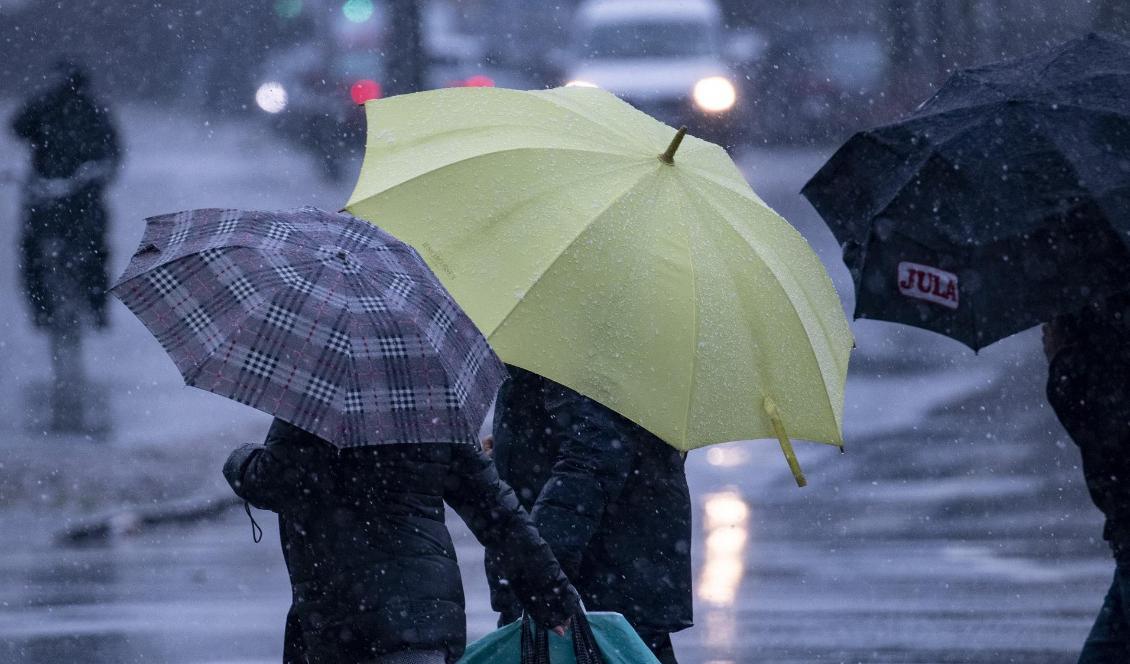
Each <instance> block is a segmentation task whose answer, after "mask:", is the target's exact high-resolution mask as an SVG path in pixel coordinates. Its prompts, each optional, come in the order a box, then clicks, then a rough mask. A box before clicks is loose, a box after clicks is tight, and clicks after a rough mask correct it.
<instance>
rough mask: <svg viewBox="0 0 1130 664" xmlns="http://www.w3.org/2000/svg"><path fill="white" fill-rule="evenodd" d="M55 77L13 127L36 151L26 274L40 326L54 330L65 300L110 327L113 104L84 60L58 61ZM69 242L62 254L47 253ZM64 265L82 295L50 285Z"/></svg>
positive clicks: (24, 241)
mask: <svg viewBox="0 0 1130 664" xmlns="http://www.w3.org/2000/svg"><path fill="white" fill-rule="evenodd" d="M54 73H55V78H56V80H55V82H54V84H53V85H52V86H51V87H50V88H49V89H47V90H46V91H44V92H42V93H40V94H37V95H35V96H33V97H32V98H31V99H29V100H28V101H27V102H26V103H25V104H24V106H23V107H22V108H21V109H20V110H19V112H17V114H16V116H15V118H14V120H13V121H12V131H13V132H14V133H15V134H16V135H17V136H19V137H20V138H22V139H24V140H25V141H27V143H28V145H29V147H30V148H31V173H30V176H29V177H28V181H27V186H26V191H25V198H24V212H25V216H24V228H23V235H22V238H21V271H22V276H23V283H24V289H25V292H26V295H27V297H28V300H29V302H30V304H31V307H32V313H33V319H34V321H35V324H36V326H37V327H41V328H43V327H47V326H48V325H49V324H50V323H51V319H52V316H53V315H55V314H56V313H57V310H58V308H59V305H60V302H61V300H63V299H75V300H77V301H78V302H79V304H80V305H81V306H80V310H79V313H80V315H81V316H82V317H83V319H84V320H85V319H89V320H90V321H91V322H93V323H94V324H95V325H96V326H97V327H105V326H106V323H107V318H106V292H107V281H108V277H107V272H106V269H107V260H108V258H109V252H108V251H107V248H106V231H107V224H108V215H107V213H106V207H105V205H104V203H103V201H102V194H103V191H104V190H105V188H106V186H107V185H108V184H109V183H110V181H111V180H112V179H113V177H114V175H115V173H116V172H117V169H118V165H119V162H120V159H121V151H120V147H119V145H118V134H117V131H116V129H115V127H114V122H113V119H112V116H111V114H110V111H109V108H108V107H107V106H106V105H105V104H104V103H102V102H101V101H100V100H96V99H95V98H94V97H93V95H92V94H91V91H90V76H89V73H88V71H87V69H86V67H84V66H83V65H82V64H81V63H79V62H78V61H77V60H73V59H62V60H59V61H58V62H56V63H55V67H54ZM52 240H59V241H61V243H62V244H61V250H60V252H59V255H58V256H55V255H52V254H51V253H50V252H48V251H46V250H45V245H46V244H48V243H49V242H50V241H52ZM57 268H63V270H64V271H66V272H67V273H69V274H71V275H72V276H73V277H74V280H73V283H74V286H75V287H76V288H77V289H78V292H74V293H59V292H55V291H53V290H51V288H50V287H49V285H48V284H49V282H50V279H49V276H48V275H49V273H50V272H52V271H53V270H56V269H57Z"/></svg>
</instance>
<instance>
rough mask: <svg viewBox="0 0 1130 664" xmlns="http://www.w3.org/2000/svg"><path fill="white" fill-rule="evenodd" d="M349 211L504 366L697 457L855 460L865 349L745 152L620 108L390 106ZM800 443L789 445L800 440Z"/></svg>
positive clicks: (482, 96) (532, 101)
mask: <svg viewBox="0 0 1130 664" xmlns="http://www.w3.org/2000/svg"><path fill="white" fill-rule="evenodd" d="M366 111H367V115H368V125H369V131H368V140H367V145H366V151H365V162H364V165H363V166H362V169H361V175H360V178H359V180H358V183H357V187H356V189H355V190H354V192H353V195H352V196H351V197H350V200H349V203H348V204H347V206H346V207H347V209H348V210H349V211H350V212H352V213H353V214H354V215H357V216H359V217H362V218H364V219H368V220H371V221H373V222H374V223H377V224H379V225H380V226H381V227H382V228H384V229H386V230H388V231H390V232H392V233H394V234H395V235H396V236H398V237H399V238H401V239H403V240H405V241H406V242H409V243H410V244H412V245H413V246H415V247H416V248H417V249H418V250H419V251H420V253H421V254H422V255H423V257H424V259H425V260H426V261H427V262H428V264H429V265H431V267H432V268H433V269H434V270H435V272H436V274H437V275H438V276H439V278H440V280H441V281H443V283H444V285H445V286H447V288H448V289H449V290H450V291H451V294H452V295H453V296H454V297H455V299H456V300H457V301H458V302H459V303H460V304H461V305H462V306H463V308H464V309H465V310H466V311H467V313H468V314H469V315H470V316H471V318H472V320H474V321H475V323H476V324H477V325H478V326H479V327H480V329H481V330H482V331H483V333H484V334H486V335H487V336H488V337H489V339H490V342H491V344H492V345H493V346H494V348H495V350H496V351H497V352H498V354H499V355H500V356H501V357H502V359H503V360H505V361H506V362H508V363H510V364H514V365H517V366H520V367H523V368H525V369H528V370H530V371H533V372H535V373H538V374H541V375H543V376H546V377H548V378H550V379H552V380H555V381H557V382H559V383H562V384H564V385H566V386H568V387H570V388H572V389H574V390H576V391H578V392H580V393H582V394H584V395H586V396H589V397H591V398H593V399H595V400H597V401H599V402H601V403H603V404H604V405H606V406H608V407H609V408H612V409H613V410H615V411H617V412H619V413H621V414H623V415H624V416H626V417H627V418H629V419H631V420H633V421H634V422H637V423H639V424H640V425H642V426H643V427H644V428H646V429H648V430H649V431H651V432H652V433H654V434H655V435H657V436H658V437H659V438H661V439H663V440H664V441H666V442H667V443H669V444H670V445H672V446H674V447H676V448H678V449H680V450H690V449H693V448H696V447H701V446H704V445H709V444H712V443H719V442H725V441H732V440H746V439H754V438H769V437H776V438H778V439H779V440H780V442H781V446H782V449H783V450H784V451H785V454H786V456H787V457H788V459H789V464H790V467H792V469H793V472H794V474H795V475H796V477H797V481H798V483H800V484H802V485H803V481H804V480H803V476H802V475H801V474H800V469H799V467H798V465H797V464H796V458H795V456H794V455H793V453H792V447H791V445H790V444H789V441H788V437H787V435H791V436H794V437H797V438H801V439H806V440H812V441H819V442H824V443H829V444H832V445H842V444H843V434H842V431H843V404H844V380H845V377H846V374H847V365H848V354H849V351H850V349H851V346H852V338H851V332H850V331H849V329H848V323H847V319H846V318H845V316H844V312H843V309H842V307H841V304H840V301H839V298H838V297H837V295H836V292H835V289H834V288H833V286H832V282H831V280H830V279H829V278H828V275H827V273H826V272H825V271H824V267H823V266H822V265H821V263H820V261H819V259H817V257H816V255H815V254H814V253H813V252H812V249H811V248H810V247H809V246H808V243H807V242H805V240H804V239H803V238H802V237H801V236H800V234H799V233H797V232H796V230H794V229H793V228H792V227H791V226H790V225H789V224H788V223H787V222H785V221H784V220H783V219H782V218H781V217H779V216H778V215H777V214H776V213H774V212H773V211H772V210H771V209H769V207H768V206H766V205H765V203H764V202H762V201H761V199H760V198H758V197H757V195H756V194H754V193H753V191H752V190H751V189H750V187H749V185H748V184H746V182H745V180H744V178H743V177H742V175H741V173H740V172H739V171H738V169H737V167H735V166H734V163H733V162H732V161H731V160H730V158H729V157H728V156H727V155H726V152H725V151H724V150H723V149H722V148H720V147H718V146H716V145H713V144H711V143H707V142H705V141H702V140H699V139H697V138H694V137H691V136H687V137H686V138H685V140H684V138H683V132H682V131H681V130H680V131H679V132H678V133H676V131H675V130H674V129H672V128H670V127H668V126H666V125H664V124H662V123H660V122H658V121H656V120H654V119H653V118H651V117H649V116H647V115H645V114H644V113H641V112H639V111H637V110H635V109H634V108H632V107H631V106H630V105H628V104H626V103H624V102H622V101H620V100H619V99H617V98H616V97H614V96H613V95H611V94H608V93H607V92H604V91H601V90H598V89H592V88H559V89H555V90H543V91H534V92H520V91H515V90H503V89H494V88H455V89H446V90H436V91H432V92H424V93H419V94H412V95H404V96H398V97H390V98H387V99H382V100H378V101H371V102H369V103H368V104H367V106H366ZM786 432H787V434H786Z"/></svg>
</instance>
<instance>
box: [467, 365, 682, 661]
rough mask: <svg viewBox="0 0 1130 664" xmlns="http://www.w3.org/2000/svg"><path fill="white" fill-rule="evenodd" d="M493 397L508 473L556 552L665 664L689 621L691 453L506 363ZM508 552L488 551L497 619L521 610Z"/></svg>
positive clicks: (500, 453)
mask: <svg viewBox="0 0 1130 664" xmlns="http://www.w3.org/2000/svg"><path fill="white" fill-rule="evenodd" d="M510 374H511V378H510V380H508V381H507V382H506V383H505V384H503V386H502V388H501V389H500V390H499V395H498V401H497V402H496V404H495V415H494V431H493V438H494V442H493V454H494V459H495V463H496V464H497V465H498V472H499V474H500V475H501V476H502V479H503V480H504V481H506V482H507V483H508V484H510V485H511V486H512V487H514V490H515V491H516V492H517V493H518V499H519V500H520V501H521V502H522V505H523V506H525V507H526V508H527V509H529V510H530V514H531V516H532V517H533V520H534V523H535V525H536V526H537V528H538V531H539V532H540V533H541V535H542V537H544V538H545V541H546V542H548V543H549V545H550V547H552V548H553V552H554V553H555V554H556V555H557V559H558V560H560V561H561V565H562V567H563V568H564V569H565V573H566V574H567V575H568V576H569V578H570V579H571V580H572V581H573V583H574V584H575V585H576V587H577V590H578V591H580V593H581V598H582V599H583V600H584V604H585V608H586V609H588V610H592V611H616V612H618V613H621V614H623V615H624V617H625V618H627V620H628V622H629V623H631V624H632V626H633V627H634V628H635V629H636V631H637V632H638V633H639V634H640V636H641V637H642V638H643V639H644V641H645V642H646V643H647V644H648V646H649V647H650V648H651V649H652V651H653V652H654V653H655V654H656V657H658V658H659V660H660V661H661V662H664V664H670V663H673V662H675V655H674V651H673V650H672V648H671V638H670V634H671V633H672V632H676V631H678V630H681V629H685V628H687V627H690V626H691V625H692V624H693V623H692V608H691V601H692V598H691V562H690V546H691V504H690V493H689V490H688V488H687V477H686V472H685V470H684V461H685V457H684V455H683V454H682V453H680V452H679V451H677V450H675V449H674V448H672V447H671V446H670V445H667V444H666V443H664V442H663V441H662V440H660V439H659V438H657V437H656V436H654V435H653V434H651V433H650V432H648V431H647V430H645V429H644V428H643V427H640V426H639V425H637V424H635V423H633V422H631V421H629V420H628V419H626V418H624V417H622V416H621V415H619V414H617V413H615V412H613V411H612V410H610V409H608V408H606V407H604V406H602V405H601V404H599V403H597V402H596V401H593V400H592V399H589V398H587V397H584V396H582V395H580V394H578V393H577V392H575V391H573V390H571V389H569V388H566V387H564V386H562V385H559V384H558V383H555V382H553V381H551V380H549V379H547V378H544V377H542V376H539V375H537V374H534V373H531V372H529V371H526V370H524V369H520V368H518V367H510ZM506 558H507V555H506V552H505V551H502V550H499V549H497V548H491V547H488V549H487V560H486V564H487V576H488V579H489V580H490V583H491V603H492V605H493V607H494V609H495V610H496V611H498V612H499V613H500V621H499V622H500V624H503V623H507V622H511V621H513V620H515V619H517V618H518V617H519V616H520V608H519V606H518V604H517V602H516V601H515V597H514V594H513V592H511V588H512V586H513V584H512V583H509V584H508V583H506V582H507V581H511V579H509V577H508V575H507V573H506V570H505V564H506V562H507V560H506Z"/></svg>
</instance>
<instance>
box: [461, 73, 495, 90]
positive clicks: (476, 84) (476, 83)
mask: <svg viewBox="0 0 1130 664" xmlns="http://www.w3.org/2000/svg"><path fill="white" fill-rule="evenodd" d="M463 85H464V86H465V87H468V88H493V87H494V79H493V78H491V77H490V76H485V75H483V74H475V75H474V76H471V77H470V78H468V79H467V80H465V81H463Z"/></svg>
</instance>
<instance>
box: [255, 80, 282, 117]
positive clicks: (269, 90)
mask: <svg viewBox="0 0 1130 664" xmlns="http://www.w3.org/2000/svg"><path fill="white" fill-rule="evenodd" d="M286 102H287V98H286V88H284V87H283V86H282V83H276V82H274V81H269V82H267V83H264V84H263V85H260V86H259V89H258V90H256V91H255V103H256V104H257V105H258V106H259V108H261V109H263V110H264V111H266V112H268V113H281V112H283V110H285V109H286Z"/></svg>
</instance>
